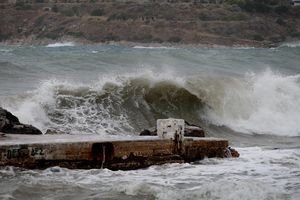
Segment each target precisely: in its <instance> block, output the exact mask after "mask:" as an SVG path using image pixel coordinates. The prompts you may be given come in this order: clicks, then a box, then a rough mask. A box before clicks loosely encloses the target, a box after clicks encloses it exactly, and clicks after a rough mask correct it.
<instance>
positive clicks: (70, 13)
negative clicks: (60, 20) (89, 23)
mask: <svg viewBox="0 0 300 200" xmlns="http://www.w3.org/2000/svg"><path fill="white" fill-rule="evenodd" d="M61 13H62V14H63V15H65V16H68V17H72V16H78V15H79V9H78V8H77V7H72V8H70V9H67V10H63V11H61Z"/></svg>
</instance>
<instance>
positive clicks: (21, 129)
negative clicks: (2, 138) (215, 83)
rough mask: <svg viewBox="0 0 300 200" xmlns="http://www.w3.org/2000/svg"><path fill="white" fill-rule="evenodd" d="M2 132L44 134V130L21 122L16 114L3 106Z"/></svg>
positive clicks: (0, 127) (0, 119) (1, 116)
mask: <svg viewBox="0 0 300 200" xmlns="http://www.w3.org/2000/svg"><path fill="white" fill-rule="evenodd" d="M0 132H2V133H8V134H34V135H39V134H42V132H41V131H40V130H39V129H37V128H35V127H34V126H32V125H28V124H22V123H20V121H19V119H18V118H17V117H16V116H14V115H13V114H12V113H10V112H9V111H7V110H5V109H3V108H1V107H0Z"/></svg>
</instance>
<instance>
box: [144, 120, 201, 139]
mask: <svg viewBox="0 0 300 200" xmlns="http://www.w3.org/2000/svg"><path fill="white" fill-rule="evenodd" d="M185 124H186V125H185V128H184V136H186V137H205V132H204V130H203V129H202V128H201V127H199V126H196V125H191V124H189V123H188V122H186V121H185ZM155 135H157V130H156V129H155V130H153V131H151V130H147V129H145V130H143V131H142V132H141V133H140V136H155Z"/></svg>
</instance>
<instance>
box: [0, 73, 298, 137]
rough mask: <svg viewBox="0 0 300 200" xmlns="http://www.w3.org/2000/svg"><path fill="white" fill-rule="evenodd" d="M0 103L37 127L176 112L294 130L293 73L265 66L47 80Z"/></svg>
mask: <svg viewBox="0 0 300 200" xmlns="http://www.w3.org/2000/svg"><path fill="white" fill-rule="evenodd" d="M163 77H168V78H163ZM2 104H3V105H2V106H4V107H5V108H7V109H9V110H11V111H12V112H14V113H15V114H16V115H17V116H18V117H19V118H20V120H21V121H23V122H26V123H30V124H33V125H35V126H37V127H39V128H41V129H42V130H43V131H45V130H46V129H54V130H57V131H60V132H65V133H78V134H80V133H97V134H104V135H105V134H106V135H107V134H118V135H119V134H136V133H138V132H139V131H141V130H143V129H144V128H149V127H153V126H154V125H155V121H156V119H158V118H167V117H175V118H184V119H186V120H187V121H189V122H191V123H194V124H199V125H202V124H214V125H218V126H219V125H220V126H222V125H225V126H227V127H229V128H231V129H233V130H235V131H239V132H244V133H256V134H272V135H281V136H299V135H300V123H299V121H300V75H294V76H287V75H286V76H283V75H280V74H276V73H274V72H272V71H270V70H267V71H265V72H263V73H260V74H248V75H245V77H243V78H235V77H227V76H213V75H211V76H204V75H203V76H199V75H198V76H194V77H183V78H178V77H175V76H174V77H170V75H168V76H164V75H161V76H159V77H157V76H156V75H155V74H153V73H152V74H150V75H149V74H139V75H128V76H114V77H112V76H110V77H102V78H101V79H100V80H98V81H96V82H94V83H92V84H78V83H71V82H62V81H58V80H48V81H45V82H43V83H42V84H41V85H40V87H39V88H37V89H36V90H35V91H31V92H27V93H25V94H23V95H19V96H17V97H10V98H6V99H5V100H4V101H3V102H2Z"/></svg>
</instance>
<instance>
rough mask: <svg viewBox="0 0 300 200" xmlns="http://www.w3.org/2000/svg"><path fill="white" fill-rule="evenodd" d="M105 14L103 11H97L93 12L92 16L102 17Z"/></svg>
mask: <svg viewBox="0 0 300 200" xmlns="http://www.w3.org/2000/svg"><path fill="white" fill-rule="evenodd" d="M103 14H104V12H103V10H102V9H95V10H93V11H92V12H91V16H102V15H103Z"/></svg>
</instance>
